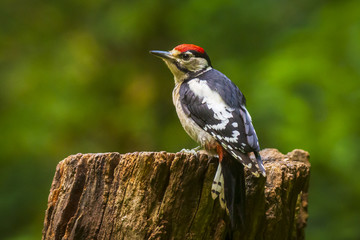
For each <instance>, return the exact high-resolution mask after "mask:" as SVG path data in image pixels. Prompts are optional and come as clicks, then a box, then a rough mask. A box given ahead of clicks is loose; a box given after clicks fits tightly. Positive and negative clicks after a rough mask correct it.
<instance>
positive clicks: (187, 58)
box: [181, 53, 191, 60]
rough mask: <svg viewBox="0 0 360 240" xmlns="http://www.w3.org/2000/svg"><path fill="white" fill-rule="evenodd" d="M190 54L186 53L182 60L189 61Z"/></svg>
mask: <svg viewBox="0 0 360 240" xmlns="http://www.w3.org/2000/svg"><path fill="white" fill-rule="evenodd" d="M190 57H191V56H190V54H188V53H184V54H183V55H182V56H181V58H182V59H184V60H189V59H190Z"/></svg>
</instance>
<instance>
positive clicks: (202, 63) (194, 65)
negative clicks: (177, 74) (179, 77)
mask: <svg viewBox="0 0 360 240" xmlns="http://www.w3.org/2000/svg"><path fill="white" fill-rule="evenodd" d="M182 64H183V65H184V66H185V67H186V68H187V69H188V70H189V71H192V72H197V71H200V70H202V69H204V68H206V67H207V66H208V65H209V64H208V62H207V60H206V59H204V58H197V57H195V58H193V59H192V60H191V61H189V62H187V61H182Z"/></svg>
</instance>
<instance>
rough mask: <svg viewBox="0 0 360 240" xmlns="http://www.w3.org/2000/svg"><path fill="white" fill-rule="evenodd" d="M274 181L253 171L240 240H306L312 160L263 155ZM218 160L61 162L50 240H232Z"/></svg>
mask: <svg viewBox="0 0 360 240" xmlns="http://www.w3.org/2000/svg"><path fill="white" fill-rule="evenodd" d="M261 156H262V158H263V160H264V165H265V168H266V172H267V178H266V179H265V178H263V177H260V178H256V177H254V176H253V175H252V174H251V173H250V172H248V171H246V172H245V174H246V188H247V189H246V194H247V201H246V228H245V230H244V232H240V233H237V235H236V237H235V238H236V239H276V240H279V239H304V228H305V226H306V221H307V217H308V214H307V199H308V185H309V177H310V163H309V161H308V160H309V154H308V153H307V152H305V151H303V150H294V151H292V152H290V153H288V154H286V155H283V154H281V153H280V152H279V151H278V150H276V149H265V150H263V151H261ZM217 164H218V162H217V159H216V158H211V157H208V156H207V155H204V154H200V155H199V156H196V155H192V154H186V153H176V154H174V153H166V152H140V153H127V154H119V153H103V154H77V155H73V156H69V157H67V158H66V159H64V160H63V161H61V162H60V163H59V164H58V166H57V168H56V173H55V176H54V179H53V183H52V185H51V189H50V195H49V198H48V207H47V210H46V215H45V221H44V229H43V237H42V239H55V240H57V239H131V240H132V239H134V240H136V239H225V237H226V234H227V232H229V218H228V216H227V214H226V212H225V210H223V209H221V207H220V204H219V201H218V199H216V200H215V201H214V200H213V199H212V198H211V194H210V189H211V183H212V180H213V178H214V175H215V172H216V168H217Z"/></svg>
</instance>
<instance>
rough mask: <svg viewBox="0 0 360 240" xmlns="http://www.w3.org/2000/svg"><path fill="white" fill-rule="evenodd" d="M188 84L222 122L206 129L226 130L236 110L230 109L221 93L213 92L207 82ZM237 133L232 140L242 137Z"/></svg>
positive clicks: (196, 79) (207, 125) (197, 80)
mask: <svg viewBox="0 0 360 240" xmlns="http://www.w3.org/2000/svg"><path fill="white" fill-rule="evenodd" d="M188 84H189V88H190V90H191V91H193V93H194V94H195V95H196V96H198V97H200V98H202V99H203V100H202V103H203V104H206V105H207V107H208V108H209V109H211V110H213V112H214V118H215V119H217V120H219V121H220V123H218V124H215V125H210V124H206V125H205V127H206V128H210V129H214V130H224V129H225V128H226V125H227V124H228V123H229V119H230V118H232V117H233V115H232V112H233V111H234V110H235V109H233V108H231V107H229V106H228V105H227V104H226V103H225V102H224V100H223V99H222V97H221V96H220V94H219V93H217V92H215V91H213V90H211V88H210V87H209V86H208V85H207V83H206V81H205V80H200V79H198V78H194V79H192V80H191V81H189V83H188ZM236 132H237V133H239V132H238V131H233V135H232V137H231V138H229V139H230V140H232V139H234V138H237V137H238V136H239V135H240V133H239V134H238V135H237V133H236ZM235 141H236V140H235Z"/></svg>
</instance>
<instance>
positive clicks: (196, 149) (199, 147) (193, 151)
mask: <svg viewBox="0 0 360 240" xmlns="http://www.w3.org/2000/svg"><path fill="white" fill-rule="evenodd" d="M200 149H201V146H198V147H196V148H193V149H185V148H183V149H181V150H180V152H181V153H190V154H194V155H196V156H197V155H198V154H200V151H199V150H200Z"/></svg>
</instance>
